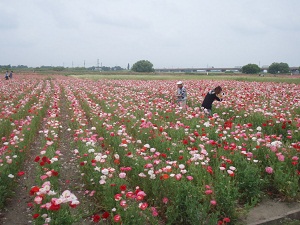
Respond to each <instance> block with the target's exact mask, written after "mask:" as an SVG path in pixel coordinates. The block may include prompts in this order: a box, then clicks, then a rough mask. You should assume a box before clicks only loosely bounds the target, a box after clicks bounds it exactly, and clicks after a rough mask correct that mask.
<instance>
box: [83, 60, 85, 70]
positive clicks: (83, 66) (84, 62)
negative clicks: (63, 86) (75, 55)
mask: <svg viewBox="0 0 300 225" xmlns="http://www.w3.org/2000/svg"><path fill="white" fill-rule="evenodd" d="M83 67H84V68H85V60H84V61H83Z"/></svg>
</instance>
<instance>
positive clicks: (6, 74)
mask: <svg viewBox="0 0 300 225" xmlns="http://www.w3.org/2000/svg"><path fill="white" fill-rule="evenodd" d="M5 80H8V70H6V73H5Z"/></svg>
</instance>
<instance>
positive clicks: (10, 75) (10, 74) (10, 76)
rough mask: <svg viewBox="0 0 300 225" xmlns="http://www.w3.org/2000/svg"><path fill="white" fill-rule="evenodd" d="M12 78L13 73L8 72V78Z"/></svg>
mask: <svg viewBox="0 0 300 225" xmlns="http://www.w3.org/2000/svg"><path fill="white" fill-rule="evenodd" d="M12 76H13V71H10V73H9V78H10V79H12Z"/></svg>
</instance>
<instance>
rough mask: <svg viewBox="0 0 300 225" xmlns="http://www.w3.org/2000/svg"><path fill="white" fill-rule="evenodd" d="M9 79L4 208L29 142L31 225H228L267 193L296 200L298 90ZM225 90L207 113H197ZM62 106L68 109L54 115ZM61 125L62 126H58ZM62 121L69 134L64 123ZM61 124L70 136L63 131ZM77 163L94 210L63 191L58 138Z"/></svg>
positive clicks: (2, 164)
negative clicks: (35, 150)
mask: <svg viewBox="0 0 300 225" xmlns="http://www.w3.org/2000/svg"><path fill="white" fill-rule="evenodd" d="M184 85H185V87H186V88H187V93H188V101H187V106H188V107H187V108H186V109H182V108H180V107H178V106H177V104H176V102H175V101H174V98H173V96H174V94H175V91H176V80H126V79H124V80H117V79H115V80H112V79H101V80H88V79H77V78H72V77H67V76H59V75H57V76H37V75H26V76H25V75H24V76H21V75H19V76H18V75H16V76H15V78H14V79H13V80H9V81H5V80H1V81H0V106H1V107H0V109H1V110H0V128H1V129H0V138H1V139H0V207H1V208H5V200H6V199H7V198H8V197H9V196H11V193H12V190H13V189H14V188H15V186H16V185H17V184H18V183H19V182H20V180H21V181H23V180H22V177H23V176H24V173H25V172H24V169H23V164H24V162H25V161H26V159H27V157H28V155H29V154H30V152H31V146H32V144H33V142H34V141H35V140H36V139H37V136H40V137H42V138H41V141H40V146H39V154H37V155H35V156H34V162H33V163H34V165H35V171H36V174H37V176H36V179H35V184H33V185H31V188H30V189H29V190H28V196H30V198H31V201H30V202H28V208H30V209H31V212H32V219H33V224H49V225H50V224H75V223H76V222H79V221H80V220H81V219H82V218H83V217H85V218H88V219H87V220H88V221H90V222H91V224H124V225H125V224H137V225H139V224H141V225H144V224H149V225H150V224H161V225H164V224H169V225H173V224H174V225H175V224H176V225H179V224H182V225H183V224H184V225H189V224H190V225H198V224H212V225H214V224H218V225H221V224H236V223H237V220H238V216H239V213H240V211H241V209H243V208H244V207H253V206H255V205H256V204H257V203H258V202H259V201H260V200H261V199H262V198H263V197H264V196H269V197H270V198H280V199H282V200H283V201H296V200H298V199H299V178H300V166H299V165H300V164H299V154H300V85H299V84H294V83H278V82H245V81H235V80H208V79H206V80H184ZM219 85H220V86H221V87H222V88H223V91H224V93H225V96H224V97H223V99H224V100H223V101H222V102H214V103H213V116H211V117H208V116H206V115H205V113H204V112H203V111H202V110H201V103H202V101H203V99H204V97H205V95H206V93H207V92H208V91H209V90H211V89H213V88H215V87H216V86H219ZM62 108H64V110H62ZM66 118H67V119H66ZM65 126H67V128H66V127H65ZM63 128H65V130H66V132H61V131H62V129H63ZM64 140H71V143H70V145H71V146H72V147H71V148H70V149H68V151H69V152H68V153H69V154H70V153H71V154H72V155H73V157H74V158H75V159H76V160H75V163H76V165H77V168H78V170H80V174H81V177H80V179H81V181H82V184H83V185H84V186H85V188H86V194H87V195H89V196H92V201H93V203H92V204H93V206H94V207H93V210H92V211H89V212H88V213H87V214H86V213H85V214H84V215H83V213H82V211H80V210H79V208H80V205H81V199H80V198H79V197H78V196H77V195H76V191H75V190H73V189H69V188H68V183H67V184H66V185H64V187H61V185H60V182H59V179H60V176H61V174H62V173H64V171H63V166H62V163H61V158H62V157H65V155H66V154H67V153H66V152H63V151H62V148H61V143H62V142H63V141H64Z"/></svg>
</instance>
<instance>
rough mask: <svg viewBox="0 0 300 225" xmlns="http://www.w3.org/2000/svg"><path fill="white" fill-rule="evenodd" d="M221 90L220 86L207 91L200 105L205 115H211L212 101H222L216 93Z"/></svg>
mask: <svg viewBox="0 0 300 225" xmlns="http://www.w3.org/2000/svg"><path fill="white" fill-rule="evenodd" d="M221 92H222V88H221V87H220V86H218V87H216V88H215V89H213V90H211V91H209V92H208V93H207V94H206V96H205V98H204V100H203V103H202V107H203V108H204V112H205V114H206V115H208V116H211V115H212V103H213V102H214V101H215V100H217V101H219V102H220V101H222V99H221V98H219V97H218V96H217V95H219V94H220V93H221Z"/></svg>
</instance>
